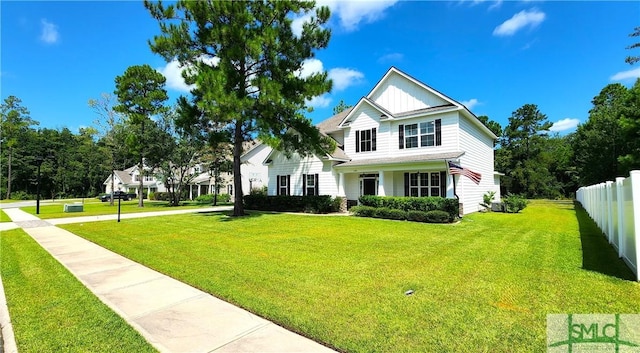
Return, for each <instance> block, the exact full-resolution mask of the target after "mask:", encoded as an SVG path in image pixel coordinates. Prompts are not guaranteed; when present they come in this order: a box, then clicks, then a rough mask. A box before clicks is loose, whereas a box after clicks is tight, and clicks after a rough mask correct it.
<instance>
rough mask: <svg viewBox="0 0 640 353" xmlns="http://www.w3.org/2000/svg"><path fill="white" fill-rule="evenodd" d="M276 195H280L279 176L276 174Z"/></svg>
mask: <svg viewBox="0 0 640 353" xmlns="http://www.w3.org/2000/svg"><path fill="white" fill-rule="evenodd" d="M276 184H277V186H276V195H281V194H280V176H279V175H276Z"/></svg>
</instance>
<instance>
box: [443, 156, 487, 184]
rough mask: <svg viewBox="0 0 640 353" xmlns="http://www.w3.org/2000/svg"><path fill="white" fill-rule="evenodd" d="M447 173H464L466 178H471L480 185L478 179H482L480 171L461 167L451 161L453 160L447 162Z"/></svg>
mask: <svg viewBox="0 0 640 353" xmlns="http://www.w3.org/2000/svg"><path fill="white" fill-rule="evenodd" d="M449 174H451V175H455V174H460V175H464V176H466V177H467V178H469V179H471V180H472V181H473V182H474V183H476V184H478V185H480V179H482V175H481V174H480V173H476V172H474V171H471V170H469V169H467V168H462V167H461V166H459V165H457V164H455V163H453V162H449Z"/></svg>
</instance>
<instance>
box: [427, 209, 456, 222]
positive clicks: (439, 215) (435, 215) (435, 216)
mask: <svg viewBox="0 0 640 353" xmlns="http://www.w3.org/2000/svg"><path fill="white" fill-rule="evenodd" d="M425 216H426V217H427V222H429V223H449V222H450V221H449V214H448V213H447V212H445V211H440V210H433V211H429V212H426V213H425Z"/></svg>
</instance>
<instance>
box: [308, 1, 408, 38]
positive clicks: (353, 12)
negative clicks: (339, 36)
mask: <svg viewBox="0 0 640 353" xmlns="http://www.w3.org/2000/svg"><path fill="white" fill-rule="evenodd" d="M396 2H398V1H397V0H377V1H368V0H362V1H355V0H354V1H342V0H337V1H327V2H326V4H327V5H328V6H329V8H330V9H331V12H332V13H333V14H336V15H337V16H338V17H339V18H340V26H341V27H342V28H344V29H345V30H347V31H355V30H357V29H358V25H360V24H361V23H372V22H375V21H377V20H379V19H381V18H382V17H384V11H385V10H386V9H387V8H389V7H391V6H393V5H395V3H396ZM319 5H322V2H320V4H319Z"/></svg>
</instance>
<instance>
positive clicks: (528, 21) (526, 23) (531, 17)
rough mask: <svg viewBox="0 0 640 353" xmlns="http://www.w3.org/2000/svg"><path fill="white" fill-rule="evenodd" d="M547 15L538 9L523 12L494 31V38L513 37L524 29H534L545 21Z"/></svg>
mask: <svg viewBox="0 0 640 353" xmlns="http://www.w3.org/2000/svg"><path fill="white" fill-rule="evenodd" d="M545 17H546V15H545V13H544V12H541V11H538V10H537V9H531V10H528V11H527V10H523V11H520V12H518V13H517V14H515V15H513V17H511V18H510V19H508V20H506V21H504V22H503V23H502V24H501V25H500V26H498V27H496V28H495V29H494V30H493V35H494V36H511V35H514V34H515V33H516V32H517V31H519V30H521V29H522V28H525V27H529V28H534V27H536V26H538V25H539V24H540V23H542V21H544V19H545Z"/></svg>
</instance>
